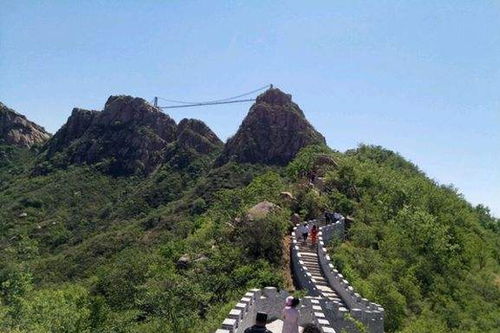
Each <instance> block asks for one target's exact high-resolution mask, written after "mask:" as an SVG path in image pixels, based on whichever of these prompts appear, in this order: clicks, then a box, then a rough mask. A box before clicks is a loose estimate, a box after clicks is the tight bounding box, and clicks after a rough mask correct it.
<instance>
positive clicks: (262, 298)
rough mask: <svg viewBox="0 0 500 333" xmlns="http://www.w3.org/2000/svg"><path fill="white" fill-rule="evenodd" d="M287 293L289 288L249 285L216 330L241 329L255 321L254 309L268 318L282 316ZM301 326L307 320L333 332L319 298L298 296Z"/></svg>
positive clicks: (232, 332) (223, 332) (230, 331)
mask: <svg viewBox="0 0 500 333" xmlns="http://www.w3.org/2000/svg"><path fill="white" fill-rule="evenodd" d="M288 296H290V295H289V293H288V292H286V291H284V290H281V291H278V290H277V289H276V288H274V287H266V288H264V289H252V290H250V291H248V292H247V293H246V294H245V296H244V297H242V298H241V300H240V301H239V302H238V303H237V304H236V305H235V307H234V308H233V309H232V310H231V311H229V314H228V316H227V318H226V319H224V321H223V322H222V325H221V328H219V329H218V330H216V331H215V333H243V332H244V331H245V329H246V328H248V327H250V326H252V325H254V323H255V317H256V315H257V312H265V313H267V315H268V319H269V321H274V320H276V319H281V317H282V311H283V308H284V306H285V300H286V298H287V297H288ZM298 309H299V311H300V321H299V324H300V325H301V326H303V325H305V324H308V323H315V324H316V325H318V326H319V327H320V328H321V330H322V332H324V333H334V332H335V330H334V329H333V327H332V326H331V325H330V322H329V320H328V319H327V317H326V315H325V313H324V311H323V309H322V307H321V302H320V299H319V298H315V297H311V296H306V297H304V298H303V299H301V301H300V304H299V307H298Z"/></svg>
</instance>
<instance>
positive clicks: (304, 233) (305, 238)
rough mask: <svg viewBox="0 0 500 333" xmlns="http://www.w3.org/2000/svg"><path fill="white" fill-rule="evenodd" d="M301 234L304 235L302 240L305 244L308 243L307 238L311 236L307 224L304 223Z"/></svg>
mask: <svg viewBox="0 0 500 333" xmlns="http://www.w3.org/2000/svg"><path fill="white" fill-rule="evenodd" d="M299 232H300V234H301V235H302V239H303V241H304V243H306V242H307V236H308V235H309V226H308V225H307V222H304V224H303V225H301V226H300V230H299Z"/></svg>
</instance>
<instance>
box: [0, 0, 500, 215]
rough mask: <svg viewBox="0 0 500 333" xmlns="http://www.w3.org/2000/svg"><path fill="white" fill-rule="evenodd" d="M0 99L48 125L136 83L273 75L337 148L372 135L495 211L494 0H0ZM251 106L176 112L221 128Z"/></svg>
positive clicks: (155, 90) (225, 83)
mask: <svg viewBox="0 0 500 333" xmlns="http://www.w3.org/2000/svg"><path fill="white" fill-rule="evenodd" d="M0 8H2V10H1V11H0V101H2V102H3V103H5V104H7V105H8V106H10V107H12V108H14V109H16V110H17V111H19V112H21V113H24V114H26V115H27V116H28V117H29V118H30V119H32V120H34V121H36V122H37V123H39V124H41V125H43V126H45V127H46V128H47V129H48V130H49V131H51V132H55V131H56V130H57V129H58V128H59V127H60V126H61V125H62V124H63V123H64V122H65V120H66V119H67V117H68V116H69V114H70V112H71V109H72V108H73V107H75V106H78V107H82V108H92V109H102V107H103V105H104V103H105V101H106V99H107V97H108V96H109V95H113V94H130V95H134V96H140V97H143V98H145V99H148V100H151V99H152V98H153V96H161V97H164V98H173V99H181V100H182V99H183V100H195V101H197V100H207V99H216V98H223V97H228V96H232V95H236V94H238V93H242V92H245V91H249V90H252V89H254V88H257V87H260V86H263V85H265V84H268V83H273V84H274V85H276V86H278V87H279V88H281V89H282V90H284V91H286V92H289V93H291V94H292V95H293V98H294V100H295V102H297V103H298V104H299V105H300V106H301V108H302V109H303V110H304V112H305V114H306V116H307V117H308V119H309V120H310V121H311V123H312V124H313V125H314V126H315V127H316V128H317V129H318V130H319V131H321V132H322V133H323V134H324V135H325V136H326V138H327V141H328V144H329V145H330V146H331V147H332V148H335V149H338V150H341V151H343V150H346V149H349V148H354V147H356V146H357V145H358V144H359V143H370V144H378V145H382V146H384V147H386V148H389V149H392V150H395V151H398V152H400V153H401V154H402V155H403V156H405V157H406V158H408V159H410V160H411V161H413V162H414V163H416V164H418V165H419V167H420V168H421V169H423V170H424V171H425V172H426V173H427V174H428V175H429V176H430V177H431V178H434V179H436V180H437V181H439V182H440V183H443V184H454V185H455V186H456V187H457V188H459V189H460V191H461V192H462V193H463V194H464V196H465V197H466V198H467V199H468V200H469V201H471V202H472V203H474V204H477V203H484V204H486V205H488V206H489V207H490V208H491V209H492V211H493V212H494V214H495V215H496V216H500V171H499V170H500V169H499V168H498V166H499V165H500V157H499V156H500V149H499V147H500V134H499V132H500V2H498V1H493V0H492V1H488V0H483V1H472V0H471V1H465V0H459V1H457V0H455V1H380V0H377V1H352V0H349V1H347V0H345V1H332V0H329V1H314V2H310V1H257V0H255V1H147V0H145V1H127V0H121V1H93V0H88V1H63V0H59V1H35V0H30V1H23V0H11V1H8V0H0ZM248 107H249V105H248V104H232V105H227V106H212V107H206V108H197V109H195V108H192V109H181V110H173V111H171V112H170V114H171V116H173V117H174V118H175V119H176V120H180V119H181V118H183V117H192V118H199V119H202V120H204V121H205V122H206V123H207V124H208V125H209V126H210V127H212V128H213V129H214V131H215V132H216V133H217V134H218V135H220V137H221V138H223V139H225V138H227V137H228V136H230V135H232V134H234V133H235V132H236V130H237V128H238V125H239V124H240V122H241V120H242V119H243V117H244V116H245V114H246V112H247V110H248Z"/></svg>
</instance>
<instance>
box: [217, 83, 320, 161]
mask: <svg viewBox="0 0 500 333" xmlns="http://www.w3.org/2000/svg"><path fill="white" fill-rule="evenodd" d="M311 144H325V138H324V137H323V136H322V135H321V134H320V133H319V132H317V131H316V130H315V129H314V128H313V127H312V125H311V124H310V123H309V122H308V121H307V119H306V118H305V117H304V113H303V112H302V110H301V109H300V108H299V106H298V105H297V104H295V103H294V102H292V96H291V95H288V94H285V93H283V92H282V91H281V90H279V89H276V88H275V89H269V90H267V91H266V92H264V93H263V94H261V95H260V96H258V97H257V100H256V102H255V104H254V105H253V106H252V107H251V108H250V112H249V113H248V115H247V116H246V118H245V119H244V120H243V123H242V124H241V126H240V128H239V129H238V132H237V133H236V135H235V136H233V137H232V138H230V139H229V140H228V142H227V143H226V145H225V147H224V151H223V152H222V154H221V156H220V157H219V159H218V160H217V162H216V165H222V164H224V163H227V162H229V161H235V162H239V163H262V164H269V165H286V164H287V163H288V162H290V161H291V160H292V159H293V158H294V157H295V155H296V154H297V153H298V151H299V150H300V149H301V148H303V147H306V146H308V145H311Z"/></svg>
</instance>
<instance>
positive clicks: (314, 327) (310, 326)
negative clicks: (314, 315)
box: [302, 324, 321, 333]
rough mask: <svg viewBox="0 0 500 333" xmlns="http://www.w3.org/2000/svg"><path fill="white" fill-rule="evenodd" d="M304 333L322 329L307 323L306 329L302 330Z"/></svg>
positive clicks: (312, 332)
mask: <svg viewBox="0 0 500 333" xmlns="http://www.w3.org/2000/svg"><path fill="white" fill-rule="evenodd" d="M302 333H321V330H320V329H319V327H318V326H316V325H314V324H307V325H306V326H304V330H303V331H302Z"/></svg>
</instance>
